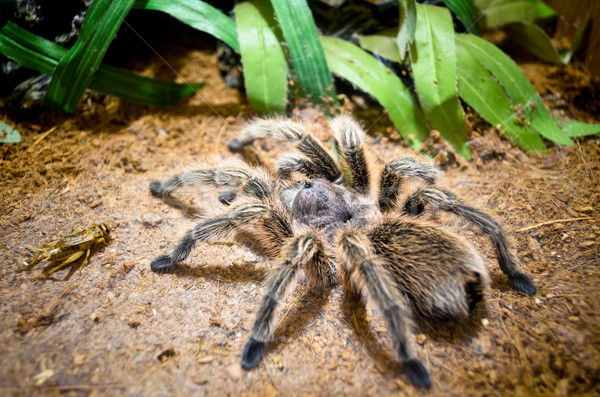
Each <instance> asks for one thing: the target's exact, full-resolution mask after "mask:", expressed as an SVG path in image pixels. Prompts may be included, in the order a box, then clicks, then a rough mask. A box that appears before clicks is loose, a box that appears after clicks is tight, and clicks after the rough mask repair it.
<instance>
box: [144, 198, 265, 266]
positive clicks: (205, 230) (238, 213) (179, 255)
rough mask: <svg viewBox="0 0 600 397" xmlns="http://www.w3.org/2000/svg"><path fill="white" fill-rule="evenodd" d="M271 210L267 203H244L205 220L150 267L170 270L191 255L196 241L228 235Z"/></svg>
mask: <svg viewBox="0 0 600 397" xmlns="http://www.w3.org/2000/svg"><path fill="white" fill-rule="evenodd" d="M270 211H272V209H271V207H270V206H268V205H266V204H244V205H240V206H237V207H234V208H233V209H231V211H229V212H227V213H225V214H224V215H221V216H217V217H214V218H211V219H208V220H205V221H203V222H201V223H200V224H198V225H197V226H196V227H194V228H193V229H192V230H190V231H189V232H188V233H187V234H186V235H185V236H184V237H183V239H182V240H181V242H180V243H179V245H178V246H177V248H175V249H174V250H173V251H172V252H171V253H169V254H167V255H162V256H159V257H158V258H156V259H155V260H153V261H152V263H151V264H150V267H151V268H152V270H153V271H155V272H160V271H168V270H169V269H171V268H172V267H173V266H174V265H175V264H176V263H179V262H182V261H183V260H185V258H187V257H188V256H189V255H190V252H191V251H192V248H193V247H194V245H195V244H196V241H210V240H214V239H218V238H223V237H227V236H229V235H231V234H232V233H233V232H235V231H236V229H237V228H239V227H240V226H243V225H247V224H249V223H252V222H255V221H257V220H259V219H262V218H264V217H265V216H267V215H268V213H269V212H270Z"/></svg>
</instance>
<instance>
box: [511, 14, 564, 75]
mask: <svg viewBox="0 0 600 397" xmlns="http://www.w3.org/2000/svg"><path fill="white" fill-rule="evenodd" d="M503 29H504V31H505V32H506V33H507V34H508V37H510V38H511V39H512V40H513V41H515V42H516V43H517V44H519V45H520V46H521V47H523V48H525V49H526V50H527V51H529V52H531V53H532V54H533V55H535V56H536V57H538V58H540V59H541V60H542V61H546V62H550V63H553V64H555V65H561V64H562V63H563V62H562V59H561V58H560V55H558V51H556V48H554V46H553V45H552V42H551V41H550V37H548V35H547V34H546V32H544V30H543V29H542V28H540V27H539V26H537V25H535V24H533V23H529V22H524V21H520V22H515V23H510V24H508V25H505V26H504V27H503Z"/></svg>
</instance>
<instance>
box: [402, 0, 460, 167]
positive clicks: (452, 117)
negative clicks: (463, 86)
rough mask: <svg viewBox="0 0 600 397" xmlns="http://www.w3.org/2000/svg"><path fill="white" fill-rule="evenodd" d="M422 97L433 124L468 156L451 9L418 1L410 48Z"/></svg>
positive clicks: (414, 76) (457, 149) (415, 76)
mask: <svg viewBox="0 0 600 397" xmlns="http://www.w3.org/2000/svg"><path fill="white" fill-rule="evenodd" d="M410 57H411V63H412V69H413V78H414V81H415V86H416V89H417V93H418V94H419V101H420V102H421V105H422V106H423V110H424V111H425V115H426V116H427V117H428V118H429V121H430V122H431V125H432V126H433V127H434V128H435V129H436V130H438V131H439V132H440V134H442V136H443V137H444V138H445V139H446V140H447V141H448V142H450V143H451V144H452V146H454V148H455V150H456V151H457V152H458V153H459V154H460V155H462V156H463V157H465V158H469V157H470V154H469V153H470V152H469V147H468V144H467V142H466V133H467V127H466V126H465V120H464V118H463V114H462V110H461V108H460V104H459V102H458V97H457V94H456V49H455V44H454V27H453V25H452V17H451V15H450V11H448V9H446V8H443V7H437V6H430V5H424V4H418V5H417V30H416V32H415V42H414V43H413V44H412V45H411V48H410Z"/></svg>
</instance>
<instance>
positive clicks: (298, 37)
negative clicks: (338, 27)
mask: <svg viewBox="0 0 600 397" xmlns="http://www.w3.org/2000/svg"><path fill="white" fill-rule="evenodd" d="M271 4H272V6H273V9H274V10H275V15H276V16H277V21H278V22H279V26H280V27H281V31H282V32H283V37H284V38H285V42H286V44H287V47H288V51H289V53H290V57H291V58H292V64H293V66H294V73H295V75H296V78H297V80H298V84H299V88H300V92H301V93H302V94H303V95H304V96H306V97H307V98H308V99H309V100H310V101H311V102H312V103H314V104H337V96H336V95H335V87H334V85H333V80H332V78H331V74H330V73H329V69H328V68H327V61H326V60H325V54H323V48H322V47H321V43H320V42H319V34H318V32H317V27H316V26H315V21H314V19H313V17H312V14H311V12H310V8H308V4H307V3H306V0H271Z"/></svg>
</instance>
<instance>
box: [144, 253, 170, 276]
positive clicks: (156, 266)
mask: <svg viewBox="0 0 600 397" xmlns="http://www.w3.org/2000/svg"><path fill="white" fill-rule="evenodd" d="M173 265H174V263H173V262H172V259H171V257H170V256H169V255H161V256H159V257H158V258H156V259H155V260H153V261H152V263H150V268H151V269H152V271H155V272H158V273H162V272H166V271H169V270H170V269H171V268H172V267H173Z"/></svg>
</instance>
